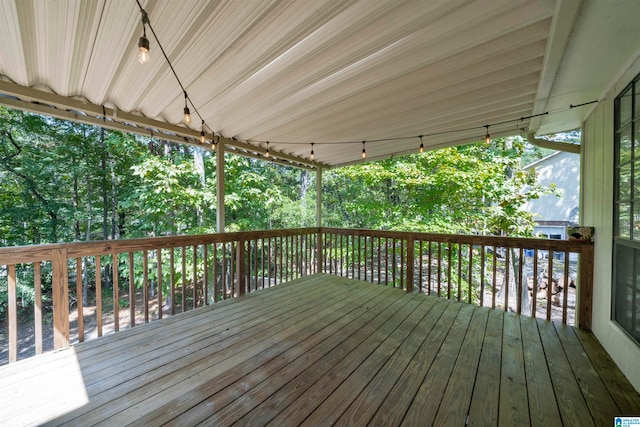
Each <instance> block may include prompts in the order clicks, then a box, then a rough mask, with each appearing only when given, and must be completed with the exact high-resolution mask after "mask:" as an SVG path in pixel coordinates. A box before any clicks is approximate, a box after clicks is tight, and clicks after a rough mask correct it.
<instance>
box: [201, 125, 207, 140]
mask: <svg viewBox="0 0 640 427" xmlns="http://www.w3.org/2000/svg"><path fill="white" fill-rule="evenodd" d="M206 141H207V138H205V136H204V120H203V121H202V130H201V131H200V144H204V143H205V142H206Z"/></svg>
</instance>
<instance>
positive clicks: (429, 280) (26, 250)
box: [0, 227, 594, 361]
mask: <svg viewBox="0 0 640 427" xmlns="http://www.w3.org/2000/svg"><path fill="white" fill-rule="evenodd" d="M501 248H502V249H501ZM505 248H511V249H514V250H515V252H514V255H513V256H512V255H511V253H510V251H506V252H505V256H506V257H507V258H509V259H511V258H513V257H515V258H522V257H523V255H522V254H523V253H524V252H523V251H524V250H531V251H533V252H534V254H535V255H536V256H535V257H534V263H533V272H534V274H533V276H534V277H537V276H538V273H541V272H542V271H543V270H545V269H546V270H548V271H552V276H553V274H554V273H555V272H557V268H555V267H556V266H557V265H558V261H557V260H553V259H552V258H553V257H552V256H550V257H549V258H550V259H549V261H548V262H547V261H545V262H538V259H537V255H539V254H542V253H544V252H549V253H550V254H553V253H554V252H555V253H563V254H565V255H563V256H564V257H565V258H564V259H565V261H564V262H565V264H564V267H565V273H564V275H565V276H566V275H567V273H568V266H569V257H570V254H577V256H578V257H579V260H580V262H579V265H578V267H577V272H576V273H577V295H576V305H577V307H576V313H575V316H576V324H577V325H578V326H579V327H581V328H584V329H589V328H590V327H591V311H592V308H591V299H592V295H593V263H594V259H593V253H594V251H593V243H591V242H582V241H560V240H549V239H532V238H514V237H503V236H475V235H451V234H436V233H418V232H398V231H385V230H365V229H341V228H329V227H310V228H298V229H288V230H261V231H247V232H234V233H216V234H204V235H196V236H167V237H154V238H142V239H126V240H117V241H96V242H85V243H59V244H49V245H37V246H18V247H4V248H0V267H3V268H5V267H6V268H7V269H8V270H7V271H8V273H7V280H9V281H10V286H9V295H8V300H9V317H8V320H9V347H10V351H9V359H10V361H15V359H16V357H17V341H18V339H17V335H16V334H17V319H16V310H17V298H16V277H17V276H16V266H19V265H21V264H25V265H27V266H29V265H31V266H32V271H33V272H34V273H33V274H34V276H35V277H34V283H33V285H34V286H38V290H39V287H40V283H41V277H40V276H41V268H40V266H41V263H43V262H44V263H45V264H44V265H48V263H50V266H51V275H52V279H51V280H52V282H51V285H52V295H51V301H52V305H53V328H54V334H53V335H54V347H55V348H62V347H66V346H68V345H69V344H70V343H71V342H72V338H73V340H78V341H82V340H83V339H85V338H86V337H85V335H84V330H83V326H84V325H83V322H82V320H81V319H78V320H79V321H78V329H79V330H78V331H77V332H74V335H73V337H72V336H71V334H70V329H69V328H70V325H69V323H70V322H69V315H70V314H69V311H70V310H69V306H70V301H69V273H70V271H69V268H72V270H71V271H72V272H73V271H75V272H76V274H77V277H76V286H75V287H74V289H72V290H71V292H75V294H76V296H77V297H78V301H77V304H79V307H78V314H79V315H82V308H83V307H80V306H81V305H82V302H81V297H82V295H80V294H81V293H82V292H83V291H82V286H80V285H79V284H80V282H79V280H81V276H82V273H83V271H84V270H85V269H86V268H87V267H86V266H84V265H85V264H83V260H85V262H86V260H87V259H88V260H90V264H89V266H90V267H91V268H92V269H93V270H95V278H96V280H95V286H96V308H95V312H94V313H95V314H91V315H95V316H96V324H97V336H101V335H102V334H103V313H102V309H103V307H102V303H103V301H102V290H103V286H102V282H103V280H105V275H104V274H102V273H103V272H102V271H101V268H102V267H103V266H104V258H103V259H102V262H103V263H101V257H105V258H107V259H109V261H108V263H110V264H111V265H113V266H116V267H118V266H121V267H122V268H123V269H122V270H119V269H118V268H112V272H111V274H110V275H112V276H113V282H114V283H115V284H119V285H120V286H122V283H121V282H122V281H126V282H127V283H128V285H127V286H128V292H125V291H126V290H127V288H126V286H124V288H123V289H124V290H125V291H123V293H122V295H120V294H119V287H118V286H113V290H112V301H113V302H112V304H113V315H114V318H113V321H112V329H114V330H118V329H120V328H121V327H123V328H127V327H134V326H135V325H136V320H135V318H134V317H135V315H136V312H137V310H143V311H144V321H145V322H148V321H151V320H153V319H152V318H150V313H149V311H148V309H149V304H157V307H158V312H157V313H156V314H155V315H154V318H156V317H157V318H162V316H163V304H164V303H166V304H168V305H169V308H168V309H167V311H165V312H164V315H172V314H175V313H176V312H180V311H185V310H189V309H192V308H196V307H198V306H201V305H207V304H210V303H213V302H214V301H217V299H226V298H232V297H234V296H240V295H243V294H245V293H247V292H252V291H254V290H256V289H260V288H262V287H266V286H272V285H273V284H278V283H282V282H285V281H288V280H291V279H293V278H296V277H299V276H301V275H305V274H311V273H315V272H325V273H330V274H337V275H345V276H348V277H353V278H356V279H357V278H360V279H363V280H367V281H370V282H372V283H378V284H384V285H389V286H397V287H401V288H403V289H405V290H406V291H407V292H427V293H435V294H437V295H439V296H441V297H449V298H457V299H459V300H464V301H466V302H471V301H472V299H474V298H475V299H477V298H478V295H484V293H485V292H486V291H487V289H492V292H493V294H492V295H491V297H490V298H489V299H488V300H487V301H486V304H487V305H490V306H492V307H497V306H498V305H499V303H500V301H499V299H497V298H496V293H495V287H496V277H497V275H498V272H499V270H500V269H501V268H503V269H504V267H501V265H502V264H504V260H501V259H499V257H498V255H497V252H498V249H501V250H506V249H505ZM163 251H165V252H164V254H163ZM167 252H168V254H167ZM134 254H138V255H135V256H134ZM136 257H137V258H136ZM187 257H191V260H192V261H193V262H192V264H191V265H189V266H187V264H186V259H187ZM476 258H479V260H478V259H476ZM136 260H137V261H136ZM140 260H142V262H143V266H142V269H143V272H142V273H141V274H143V275H144V277H140V278H138V280H142V282H143V284H142V289H143V294H144V298H143V300H142V303H141V304H142V306H143V307H138V306H136V302H135V298H136V293H135V292H136V288H134V286H133V285H132V283H133V282H134V280H135V277H134V275H135V274H136V273H135V272H134V268H133V264H134V262H140ZM163 264H164V266H163ZM136 265H138V264H136ZM127 267H128V268H127ZM138 267H140V265H138ZM187 267H190V268H189V270H190V271H186V269H187ZM167 268H168V270H167ZM93 270H92V271H93ZM137 271H139V270H137ZM163 272H164V275H166V277H165V279H164V280H165V281H164V283H165V286H166V289H168V291H167V292H166V294H165V293H164V292H163V289H162V287H163ZM478 272H481V274H480V273H478ZM151 273H153V275H154V276H155V279H153V280H152V279H151V278H150V277H149V275H150V274H151ZM177 274H180V275H179V276H177ZM504 274H505V276H507V279H508V280H516V281H517V282H518V284H519V285H518V286H519V288H518V289H519V291H518V292H524V291H525V289H524V288H523V286H524V285H523V283H524V281H525V280H524V279H523V270H522V265H520V266H519V270H518V268H517V267H516V270H515V271H513V273H510V272H509V271H508V269H507V271H505V273H504ZM119 275H120V276H121V279H122V280H120V279H119ZM474 275H475V276H478V277H475V276H474ZM154 280H155V281H154ZM508 280H507V282H508ZM549 280H550V279H548V281H549ZM463 282H465V283H466V284H465V286H466V287H465V286H462V285H463ZM534 282H535V283H534V285H533V290H532V293H533V295H536V292H537V291H538V288H537V279H536V280H534ZM151 286H153V289H155V290H157V294H156V295H154V298H151V295H150V294H149V293H148V292H149V291H150V290H151V289H150V287H151ZM564 286H565V288H566V287H567V286H568V285H567V283H565V285H564ZM166 289H165V290H166ZM465 292H466V293H465ZM35 294H36V303H35V306H36V308H37V309H36V310H35V323H36V327H35V336H36V343H35V347H36V349H37V352H38V353H39V352H41V351H42V328H41V327H39V326H38V323H40V324H41V322H42V315H41V310H40V307H41V306H42V303H41V299H40V294H39V292H36V293H35ZM547 294H548V295H549V297H548V298H547V299H546V303H547V317H548V316H549V311H550V309H549V308H548V307H549V305H550V304H551V302H550V301H551V290H550V286H548V287H547ZM566 294H567V293H566V292H565V293H564V301H563V304H564V308H563V310H564V312H563V320H565V321H566V318H567V308H566V306H567V301H566ZM520 296H521V294H520V293H519V294H518V295H517V297H518V299H517V302H516V303H515V305H516V307H515V308H514V310H516V311H518V312H520V311H521V300H520ZM472 297H473V298H472ZM120 298H129V300H130V302H129V303H130V306H129V309H128V310H127V311H126V312H125V311H123V312H122V314H123V315H124V316H129V317H130V319H129V322H127V323H126V324H120V322H119V309H120ZM165 298H167V299H166V300H165ZM188 299H190V300H191V302H190V303H189V304H187V300H188ZM109 300H111V298H109ZM177 300H179V303H180V305H178V306H176V301H177ZM489 300H491V301H489ZM483 301H484V296H483V297H482V298H480V303H481V304H484V302H483ZM507 302H508V297H507ZM536 302H537V301H536V299H535V298H534V299H533V301H532V310H533V314H534V315H535V312H536V310H537V309H540V306H539V305H537V304H536ZM105 303H109V304H111V301H107V302H105ZM507 305H508V304H507ZM176 308H177V310H176ZM505 309H506V308H505Z"/></svg>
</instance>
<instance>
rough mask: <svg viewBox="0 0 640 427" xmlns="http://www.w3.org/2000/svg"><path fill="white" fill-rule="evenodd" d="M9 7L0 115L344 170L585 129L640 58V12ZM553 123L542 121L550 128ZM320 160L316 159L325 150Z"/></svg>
mask: <svg viewBox="0 0 640 427" xmlns="http://www.w3.org/2000/svg"><path fill="white" fill-rule="evenodd" d="M140 5H141V6H142V7H143V8H144V9H145V10H146V11H147V12H148V15H149V19H150V22H151V26H152V27H153V30H154V32H155V34H156V35H157V37H158V40H159V41H160V43H161V45H162V47H163V48H164V50H165V52H166V54H167V56H168V58H169V59H170V61H171V64H172V65H173V68H174V70H175V73H176V75H177V76H178V77H179V79H180V81H181V82H182V84H183V86H184V88H185V89H186V91H187V93H188V95H189V99H190V101H191V102H192V103H193V106H192V107H195V108H192V113H194V110H195V109H197V111H198V113H199V114H200V115H201V118H200V117H198V116H197V115H196V114H193V115H194V120H193V122H192V124H191V127H190V128H187V127H185V125H184V124H183V123H182V113H183V108H184V102H185V100H184V93H183V91H182V89H181V87H180V85H179V84H178V82H177V80H176V78H175V77H174V74H173V73H172V70H171V68H170V67H169V65H168V63H167V61H166V60H165V59H164V57H163V56H162V53H161V50H160V48H159V45H158V43H157V41H156V40H155V39H154V37H153V35H152V34H151V31H149V30H147V36H148V38H149V41H150V55H151V61H150V63H148V64H145V65H141V64H139V63H138V61H137V58H136V52H137V42H138V38H139V37H140V36H141V35H142V21H141V13H140V9H139V7H138V4H137V2H136V0H128V1H125V0H2V1H0V103H2V104H4V105H7V106H10V107H14V108H22V109H29V110H32V111H37V112H42V113H46V114H52V115H54V116H57V117H62V118H70V119H75V120H79V121H82V122H86V123H94V124H103V125H106V126H107V127H111V128H116V129H123V130H128V131H133V132H137V133H141V134H146V135H156V136H159V137H161V138H165V139H169V140H175V141H180V142H186V143H189V144H196V145H197V144H198V141H197V138H198V136H199V134H200V130H201V123H202V122H201V119H202V120H204V121H205V122H206V125H207V127H208V129H207V136H208V137H209V138H211V132H215V134H216V135H217V136H219V137H221V140H222V141H224V142H225V143H226V145H227V146H228V147H230V148H231V149H235V150H236V151H237V152H239V153H240V154H245V155H249V156H258V157H260V156H262V155H263V153H264V151H265V148H266V141H270V144H269V148H270V152H271V154H272V157H273V156H274V155H275V157H276V161H279V162H284V163H288V164H294V165H296V166H302V167H318V166H321V167H337V166H342V165H347V164H353V163H357V162H361V161H363V159H362V148H363V145H362V141H367V143H366V152H367V159H366V160H367V161H368V160H372V159H381V158H388V157H390V156H394V155H402V154H406V153H411V152H416V151H417V149H418V147H419V145H420V140H419V138H418V135H424V138H423V142H424V146H425V148H426V149H434V148H440V147H446V146H452V145H459V144H462V143H466V142H470V141H477V140H479V139H482V138H483V136H484V135H485V133H486V128H485V125H490V126H489V132H490V134H491V136H494V137H495V136H504V135H513V134H518V133H521V132H527V133H528V132H533V133H538V134H546V133H552V132H558V131H563V130H570V129H574V128H577V127H580V126H581V123H582V120H583V119H584V118H585V116H586V115H587V114H588V112H589V111H590V109H591V107H592V106H593V104H588V105H584V106H579V107H575V108H572V106H576V105H581V104H583V103H590V102H592V101H595V100H598V99H600V97H601V96H602V94H604V93H605V91H606V89H607V85H608V84H609V82H611V81H612V80H613V79H614V77H615V76H616V74H617V73H618V70H620V69H622V68H623V67H624V66H625V65H626V64H627V63H628V62H629V61H630V60H631V58H633V57H635V55H636V54H637V51H638V48H639V47H640V43H639V41H638V40H639V39H638V32H637V17H638V16H640V2H638V1H636V0H617V1H615V2H611V1H605V0H584V1H580V0H557V1H553V0H490V1H469V0H429V1H427V0H404V1H401V0H262V1H258V0H247V1H244V0H243V1H240V0H217V1H207V0H181V1H169V0H162V1H161V0H140ZM547 112H548V114H543V113H547ZM312 142H313V143H314V154H315V160H314V161H311V159H310V154H311V143H312Z"/></svg>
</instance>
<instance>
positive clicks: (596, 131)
mask: <svg viewBox="0 0 640 427" xmlns="http://www.w3.org/2000/svg"><path fill="white" fill-rule="evenodd" d="M638 73H640V57H637V58H636V60H635V61H634V62H633V63H632V64H631V65H630V66H629V67H628V68H627V69H625V70H624V71H623V72H622V73H621V75H620V78H619V79H617V80H616V81H615V82H613V83H612V85H611V86H610V87H611V89H610V90H609V92H608V93H607V94H606V95H605V96H604V99H603V100H601V101H600V102H599V103H598V104H597V106H596V107H595V108H594V110H593V111H592V112H591V114H590V115H589V116H588V117H587V119H586V121H585V122H584V125H583V129H582V153H581V157H582V158H581V169H582V170H581V184H582V192H581V203H580V206H581V214H580V218H581V221H580V222H581V224H582V225H589V226H594V227H595V228H596V232H595V235H594V242H595V262H594V290H593V320H592V329H593V333H594V334H595V335H596V337H597V338H598V340H600V342H601V343H602V345H603V346H604V348H605V349H606V350H607V352H608V353H609V354H610V355H611V357H612V358H613V360H614V361H615V362H616V364H617V365H618V366H619V367H620V369H621V370H622V371H623V372H624V374H625V375H626V377H627V378H628V379H629V381H630V382H631V383H632V384H633V386H634V387H635V388H636V390H638V391H640V347H638V346H637V345H636V344H635V343H634V342H633V341H632V340H631V339H630V338H629V337H628V336H627V335H626V333H625V332H624V331H622V329H620V328H619V327H618V326H617V325H616V324H615V323H614V322H613V321H612V320H611V298H612V292H611V283H612V265H611V264H612V240H613V190H614V182H613V174H614V170H613V163H614V159H613V149H614V135H613V133H614V131H613V129H614V108H613V103H614V99H615V97H616V96H617V95H618V94H619V93H620V92H621V91H622V89H624V88H625V87H626V86H627V85H628V84H629V83H630V82H631V81H632V80H633V78H634V77H635V76H636V75H637V74H638Z"/></svg>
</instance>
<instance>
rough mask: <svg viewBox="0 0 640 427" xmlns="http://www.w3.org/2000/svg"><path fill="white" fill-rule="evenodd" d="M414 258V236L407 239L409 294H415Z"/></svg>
mask: <svg viewBox="0 0 640 427" xmlns="http://www.w3.org/2000/svg"><path fill="white" fill-rule="evenodd" d="M413 258H414V241H413V236H412V235H409V237H407V292H413Z"/></svg>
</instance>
